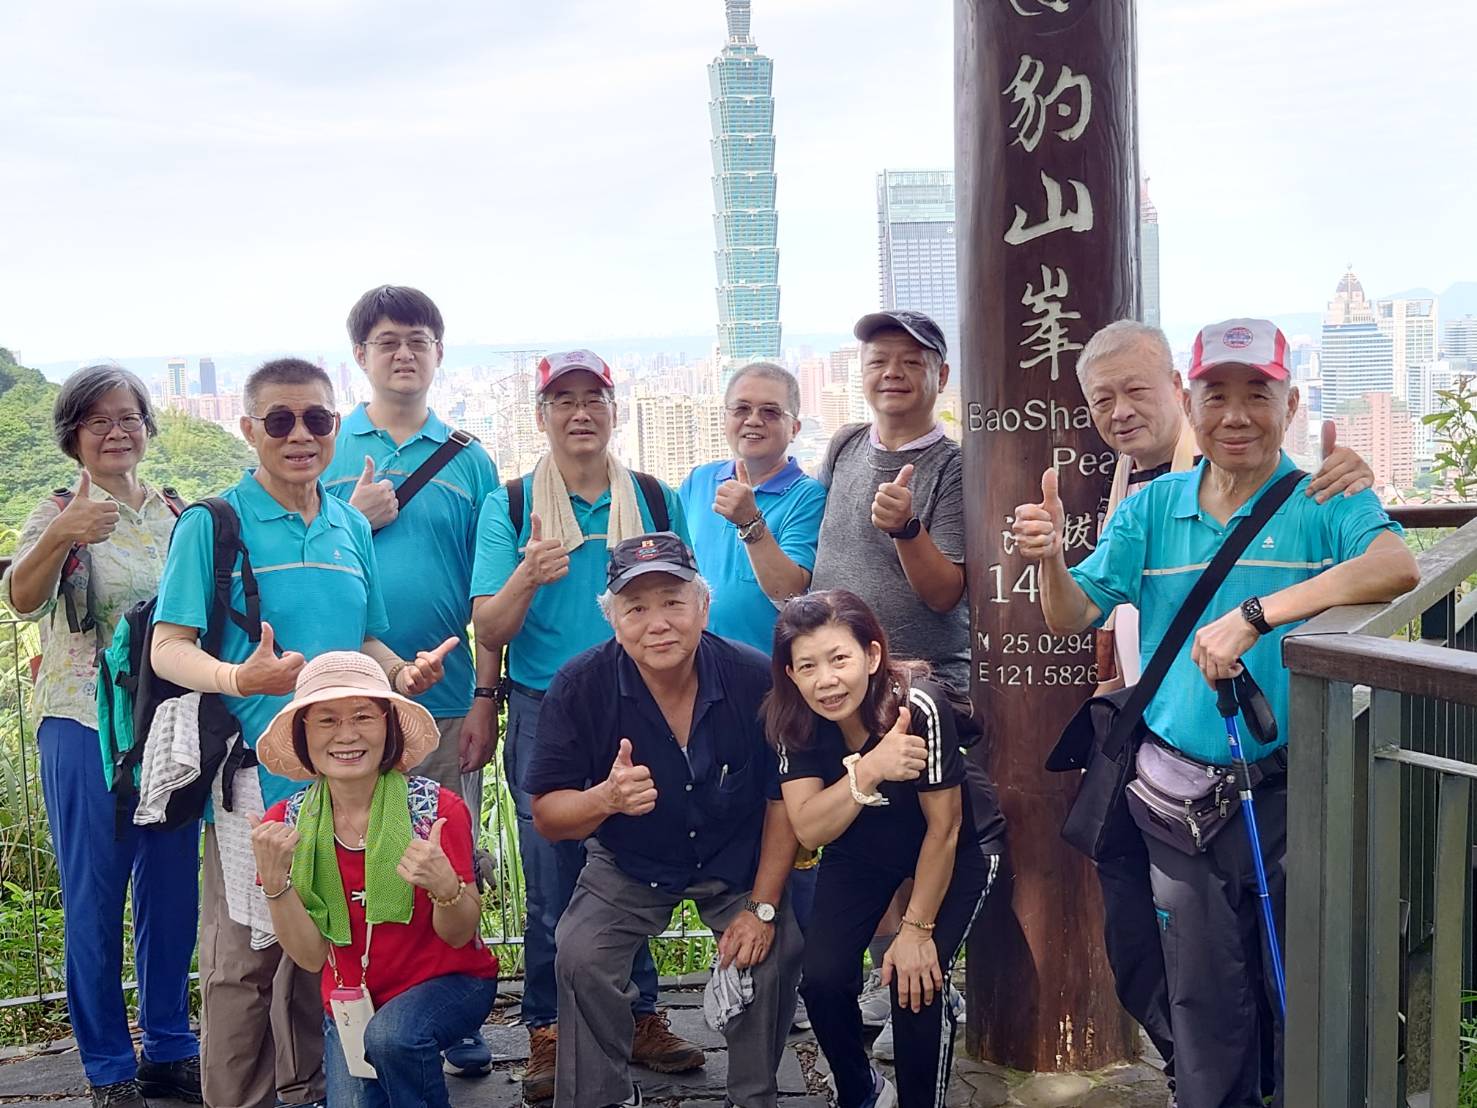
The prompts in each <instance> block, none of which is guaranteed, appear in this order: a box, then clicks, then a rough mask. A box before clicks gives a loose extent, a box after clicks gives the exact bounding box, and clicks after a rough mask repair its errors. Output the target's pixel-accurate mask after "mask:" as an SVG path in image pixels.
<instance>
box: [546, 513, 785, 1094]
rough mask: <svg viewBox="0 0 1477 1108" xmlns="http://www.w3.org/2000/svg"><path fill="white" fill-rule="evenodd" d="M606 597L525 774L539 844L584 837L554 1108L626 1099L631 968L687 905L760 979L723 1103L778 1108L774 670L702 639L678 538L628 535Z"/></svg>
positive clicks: (703, 586) (565, 941)
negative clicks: (602, 625)
mask: <svg viewBox="0 0 1477 1108" xmlns="http://www.w3.org/2000/svg"><path fill="white" fill-rule="evenodd" d="M600 602H601V607H602V609H603V610H604V611H605V613H606V615H607V616H608V618H609V619H610V622H611V626H612V627H613V628H614V630H615V637H614V638H613V639H612V640H610V641H608V642H606V643H602V644H601V645H599V646H596V647H592V648H591V649H589V650H587V651H585V652H584V653H583V654H580V655H578V656H576V657H575V658H573V659H571V660H570V661H569V662H567V663H566V664H565V665H564V666H563V667H561V668H560V670H559V672H558V673H557V674H556V675H555V678H554V681H553V684H552V685H550V687H549V691H548V695H547V696H546V697H545V699H544V704H543V711H542V714H541V716H540V719H539V742H538V747H537V749H536V750H535V752H534V755H533V759H532V761H531V762H530V763H529V765H528V768H527V770H526V772H525V774H524V780H523V785H524V788H526V789H527V790H528V792H530V793H531V794H533V818H534V822H535V824H536V825H537V827H538V830H539V832H540V834H543V835H545V836H547V837H548V838H550V839H554V840H561V839H589V840H590V841H589V843H588V860H587V862H586V864H585V868H584V869H583V870H582V871H581V873H580V877H579V882H578V884H577V886H576V888H575V892H574V896H573V898H572V899H571V900H570V902H569V907H568V908H566V909H565V912H564V916H563V918H562V919H561V920H560V922H559V929H558V932H557V943H556V945H557V948H558V955H557V957H556V961H555V977H556V979H557V982H558V987H559V1009H560V1013H561V1014H560V1021H559V1022H560V1025H561V1030H560V1040H561V1043H560V1050H559V1055H558V1062H557V1068H556V1077H555V1083H554V1104H555V1106H556V1108H566V1106H567V1108H573V1106H574V1105H576V1104H582V1105H583V1104H619V1103H622V1102H629V1099H630V1098H631V1097H632V1096H633V1089H632V1084H631V1076H630V1072H629V1069H628V1067H627V1066H626V1064H625V1062H624V1059H625V1058H627V1057H629V1051H630V1045H631V1037H632V1034H633V1031H634V1021H633V1019H632V1015H631V1006H630V1002H629V1001H628V1000H627V998H626V995H625V989H626V987H627V982H628V981H629V979H630V968H631V958H632V956H633V955H634V954H635V952H636V950H637V948H638V947H639V946H640V945H641V944H642V943H643V942H644V941H646V939H648V938H649V937H651V936H653V935H657V934H660V933H661V931H662V930H663V929H664V928H665V927H666V925H667V922H668V921H669V920H670V919H671V917H672V910H673V909H674V908H676V906H677V905H678V904H679V903H681V902H682V901H683V900H684V899H691V900H692V901H693V902H694V903H695V904H696V905H697V909H698V913H699V915H701V917H702V918H703V920H704V922H706V923H707V924H708V925H709V926H710V927H712V928H713V931H714V932H715V933H716V934H718V935H719V943H718V951H719V954H720V956H721V957H722V959H723V961H724V963H725V964H729V963H731V964H732V965H734V966H737V967H738V968H739V969H748V970H749V971H750V972H751V974H752V978H753V999H752V1000H751V1001H750V1002H749V1003H748V1004H747V1005H746V1006H745V1007H743V1009H742V1010H741V1011H739V1012H736V1013H734V1014H733V1015H732V1017H731V1018H730V1019H729V1020H728V1022H727V1023H726V1025H725V1026H724V1035H725V1037H726V1038H727V1040H728V1052H729V1053H728V1097H729V1100H730V1102H731V1103H733V1104H736V1105H741V1106H743V1108H760V1106H772V1105H773V1104H774V1103H775V1098H776V1095H777V1082H776V1072H777V1070H778V1067H779V1062H780V1058H781V1056H782V1054H783V1051H784V1046H785V1034H786V1032H787V1030H788V1028H789V1026H790V1016H791V1011H792V1009H793V1006H794V998H795V982H796V978H797V977H798V976H799V968H800V967H799V954H800V936H799V932H798V930H797V928H796V926H795V922H794V918H793V916H792V914H791V912H790V907H789V904H788V902H787V898H786V896H785V891H784V890H785V879H786V878H787V877H788V875H789V872H790V864H791V862H792V860H793V859H794V857H795V848H796V841H795V835H794V832H793V831H792V830H791V828H790V821H789V818H788V817H787V816H786V815H785V809H784V805H783V803H782V802H781V801H780V800H779V779H778V766H777V762H776V759H775V756H774V753H773V751H772V750H771V749H770V747H769V746H768V744H767V743H766V742H765V741H764V728H763V725H762V723H761V721H760V716H759V707H760V704H761V702H762V701H763V699H764V695H765V694H766V693H767V692H768V691H769V686H770V668H769V661H768V659H766V658H765V657H764V656H763V655H762V654H760V653H759V652H758V651H755V650H753V649H751V648H749V647H747V646H744V645H743V644H741V643H736V642H731V641H729V640H726V639H721V638H719V637H718V636H716V635H712V634H710V633H708V632H707V631H706V630H705V628H706V625H707V616H708V587H707V583H706V582H705V581H703V580H702V579H701V578H700V577H698V576H697V565H696V562H695V561H694V559H693V555H692V552H691V551H690V550H689V549H688V547H687V544H686V543H684V542H683V541H682V539H681V538H680V537H679V536H677V535H675V534H673V533H671V532H658V533H655V534H649V535H640V536H637V537H635V538H632V539H628V540H626V541H625V542H622V543H619V544H618V545H617V546H616V547H615V548H614V549H613V550H612V551H611V557H610V568H609V570H608V574H607V591H606V592H605V593H604V594H603V595H602V596H601V598H600ZM576 983H577V984H578V989H576ZM576 1097H578V1099H576Z"/></svg>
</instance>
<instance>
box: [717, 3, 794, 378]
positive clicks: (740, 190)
mask: <svg viewBox="0 0 1477 1108" xmlns="http://www.w3.org/2000/svg"><path fill="white" fill-rule="evenodd" d="M750 2H751V0H725V2H724V9H725V14H726V16H727V21H728V40H727V42H726V43H725V44H724V47H723V51H722V52H721V53H720V54H719V55H718V56H717V57H716V58H715V59H714V60H713V61H712V62H711V63H710V64H709V65H708V85H709V90H710V92H711V99H710V100H709V101H708V114H709V116H710V118H711V123H712V128H713V139H712V144H711V146H712V155H713V209H714V210H713V234H714V238H715V240H716V242H717V249H716V250H715V251H714V262H715V265H716V268H717V278H718V286H717V298H718V359H719V370H720V375H721V377H722V380H723V381H724V382H725V383H726V382H727V379H728V377H729V375H730V374H732V372H733V371H734V370H735V369H737V368H738V367H739V366H742V365H744V364H745V363H746V362H751V361H754V360H755V359H757V358H768V359H776V358H778V357H779V355H780V286H779V249H778V247H777V245H776V243H777V238H778V226H779V216H778V213H777V212H776V209H775V175H774V96H773V79H774V63H773V62H772V61H771V60H770V59H769V58H768V57H766V56H765V55H763V54H761V53H759V51H758V47H756V46H755V44H754V39H753V36H752V35H751V34H750V14H751V13H750Z"/></svg>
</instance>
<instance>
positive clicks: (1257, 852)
mask: <svg viewBox="0 0 1477 1108" xmlns="http://www.w3.org/2000/svg"><path fill="white" fill-rule="evenodd" d="M1215 694H1216V695H1215V706H1216V710H1217V711H1218V712H1220V714H1221V718H1222V719H1224V720H1225V721H1226V742H1228V743H1229V744H1230V745H1231V761H1232V762H1233V763H1235V766H1236V786H1237V789H1238V791H1239V792H1240V795H1241V814H1242V818H1243V819H1244V820H1245V821H1246V837H1247V839H1248V840H1250V845H1251V860H1252V863H1253V864H1254V865H1255V866H1256V891H1257V897H1258V898H1259V899H1260V900H1261V902H1262V923H1263V924H1264V925H1265V926H1266V929H1267V949H1268V950H1269V951H1270V952H1271V955H1272V976H1273V978H1274V979H1275V980H1276V983H1277V1003H1278V1006H1279V1008H1280V1010H1281V1015H1282V1020H1283V1022H1284V1023H1285V1022H1286V1021H1287V981H1286V979H1285V978H1284V977H1283V974H1282V948H1281V946H1280V945H1279V944H1278V942H1277V917H1276V914H1275V913H1274V912H1273V911H1272V895H1271V893H1269V892H1268V891H1267V867H1266V866H1265V865H1264V864H1263V863H1262V837H1261V835H1259V834H1258V833H1257V828H1256V809H1255V807H1253V805H1252V800H1251V767H1250V766H1248V765H1247V764H1246V752H1245V751H1244V750H1242V749H1241V731H1240V728H1239V727H1238V726H1237V724H1236V716H1237V714H1238V713H1239V708H1238V707H1237V705H1236V691H1235V688H1234V687H1233V685H1232V683H1231V682H1230V681H1217V682H1216V683H1215Z"/></svg>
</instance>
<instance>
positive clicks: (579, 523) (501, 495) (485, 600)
mask: <svg viewBox="0 0 1477 1108" xmlns="http://www.w3.org/2000/svg"><path fill="white" fill-rule="evenodd" d="M536 383H537V391H538V396H537V407H536V408H535V411H534V415H535V419H536V420H537V422H538V428H539V430H540V431H542V432H543V433H544V436H545V437H546V438H547V439H548V442H549V452H548V453H547V454H546V455H544V457H543V458H541V459H540V460H539V462H538V464H537V465H536V466H535V467H534V470H533V472H532V473H530V474H527V475H525V476H524V477H522V478H520V479H518V481H517V483H516V494H515V495H514V497H512V498H510V496H509V487H508V486H507V485H504V486H503V487H501V488H499V489H498V490H497V491H496V492H494V493H493V494H492V496H491V497H489V498H488V501H487V503H486V504H485V505H484V506H483V509H482V518H481V519H480V521H479V522H478V525H477V559H476V562H475V564H474V565H473V568H472V585H471V596H472V598H473V609H472V619H473V623H474V625H475V626H476V629H477V644H478V651H479V653H480V652H481V651H483V650H487V651H495V650H498V649H500V648H501V646H502V645H503V644H507V647H508V675H509V682H510V691H509V694H508V728H507V735H506V737H505V739H504V741H503V766H504V769H505V771H506V774H507V780H508V788H509V791H510V792H511V793H512V795H513V800H514V803H515V805H516V806H517V809H518V852H519V855H520V856H521V857H522V860H523V883H524V891H525V893H526V896H527V901H528V917H527V922H526V924H525V926H524V946H523V952H524V977H523V1006H522V1016H523V1022H524V1023H525V1024H526V1025H527V1026H528V1029H529V1059H528V1066H527V1067H526V1069H525V1070H524V1076H523V1096H524V1099H525V1100H527V1101H529V1102H537V1101H544V1100H550V1099H552V1098H553V1096H554V1067H555V1063H556V1061H557V1057H558V1053H557V1052H558V1043H559V1037H558V1036H559V1032H558V1026H559V1025H558V1018H559V1010H558V991H557V988H556V985H555V980H554V953H555V947H554V929H555V927H557V926H558V923H559V917H560V916H561V915H563V914H564V909H565V907H566V906H567V905H568V904H569V898H570V896H571V895H572V894H573V892H574V882H575V878H576V877H578V876H579V871H580V868H581V867H582V866H583V865H584V848H583V846H582V845H581V844H580V843H577V842H561V843H551V842H549V841H548V840H547V839H545V838H544V837H543V836H542V835H540V834H539V833H538V832H537V831H536V830H534V827H533V808H532V798H531V797H530V796H529V794H528V793H527V792H526V791H525V790H524V788H523V772H524V769H525V768H526V767H527V766H528V764H529V763H530V761H532V759H533V750H534V744H535V742H536V741H537V734H538V716H539V708H540V706H541V704H542V701H543V697H544V692H545V690H547V689H548V687H549V683H550V682H551V681H553V679H554V673H555V672H556V671H557V670H558V669H559V667H560V666H562V665H563V664H564V663H565V662H567V661H568V660H569V659H570V658H572V657H574V656H575V655H576V654H578V653H580V652H581V651H582V650H585V649H587V648H589V647H591V646H594V645H596V644H597V643H600V642H603V641H604V640H606V639H608V638H610V634H611V631H610V624H609V622H607V621H606V619H605V616H604V615H603V614H602V613H601V611H600V605H599V603H598V601H597V599H596V598H597V597H598V596H599V595H600V594H601V593H602V592H604V591H605V568H606V564H607V563H608V562H609V560H610V548H611V547H613V546H614V545H615V544H616V543H617V542H619V541H621V540H622V539H627V538H630V537H632V536H633V535H639V534H644V533H647V532H651V531H664V530H669V531H675V532H676V533H677V534H679V535H681V536H682V538H683V541H690V540H689V538H688V534H687V522H686V520H685V519H684V518H683V513H682V505H681V503H680V502H679V501H678V500H677V497H676V495H675V494H674V493H673V492H672V490H671V489H669V488H667V487H666V486H665V485H663V484H662V483H661V482H659V481H656V480H655V479H654V478H649V477H645V475H635V474H633V473H632V472H631V471H629V470H627V469H626V468H625V467H624V466H623V465H621V464H620V462H618V461H617V460H616V459H615V457H614V456H613V455H612V454H611V453H610V449H609V448H610V436H611V432H612V431H613V430H614V428H615V421H616V406H615V382H614V380H613V378H612V377H611V374H610V367H609V366H608V365H606V364H605V362H604V361H603V360H602V359H601V358H600V357H599V356H598V355H596V354H593V353H591V352H590V351H588V350H574V351H569V352H566V353H560V354H550V355H549V356H548V357H547V358H544V359H543V360H542V361H540V362H539V366H538V376H537V382H536ZM643 484H644V485H646V486H647V487H646V488H643V487H642V485H643ZM655 501H660V503H659V504H657V503H655ZM654 509H656V510H654ZM658 510H659V514H660V515H665V516H666V517H667V519H666V521H665V523H664V522H663V521H662V520H661V519H659V518H658ZM632 980H633V982H634V983H635V985H636V988H637V991H638V993H639V996H638V998H637V1000H636V1003H635V1004H634V1005H633V1008H634V1011H635V1014H636V1038H635V1041H634V1044H633V1047H632V1060H633V1061H635V1062H638V1063H639V1064H641V1065H644V1066H647V1067H649V1068H652V1069H657V1070H661V1071H663V1072H668V1073H671V1072H680V1071H682V1070H688V1069H696V1068H697V1067H698V1066H701V1065H702V1063H703V1052H702V1050H701V1049H699V1048H698V1047H695V1046H693V1045H692V1044H691V1043H688V1042H686V1041H684V1040H682V1039H680V1038H678V1037H677V1036H675V1035H673V1034H672V1032H671V1030H670V1029H669V1028H668V1027H667V1025H666V1022H665V1020H664V1018H663V1017H662V1016H661V1015H660V1014H658V1012H657V1011H656V967H655V966H654V965H653V964H652V961H651V952H650V950H649V949H648V948H647V947H646V946H645V945H644V944H643V945H642V947H641V949H640V950H639V951H638V952H637V955H636V963H635V966H634V967H633V969H632Z"/></svg>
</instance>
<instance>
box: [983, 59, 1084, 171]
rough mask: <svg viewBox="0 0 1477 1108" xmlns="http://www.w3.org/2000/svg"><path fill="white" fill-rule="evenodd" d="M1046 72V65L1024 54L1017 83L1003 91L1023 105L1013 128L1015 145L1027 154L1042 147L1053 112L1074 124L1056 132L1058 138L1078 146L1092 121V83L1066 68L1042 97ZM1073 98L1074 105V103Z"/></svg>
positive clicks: (1015, 81) (1066, 66)
mask: <svg viewBox="0 0 1477 1108" xmlns="http://www.w3.org/2000/svg"><path fill="white" fill-rule="evenodd" d="M1045 72H1046V65H1045V63H1043V62H1041V61H1038V60H1037V59H1035V58H1033V57H1031V55H1030V54H1022V55H1021V64H1020V67H1019V68H1018V69H1017V70H1016V71H1015V79H1014V80H1012V81H1011V82H1010V84H1008V85H1006V86H1005V89H1004V90H1003V91H1004V94H1005V95H1008V96H1009V97H1010V98H1011V99H1012V100H1013V101H1015V102H1016V103H1018V104H1019V105H1020V110H1019V111H1017V112H1016V115H1015V118H1014V119H1012V120H1011V121H1010V126H1011V128H1012V129H1013V130H1014V131H1015V145H1018V146H1021V147H1023V148H1024V149H1025V150H1027V151H1032V150H1035V149H1036V147H1037V145H1039V144H1040V142H1041V136H1042V134H1043V132H1045V130H1046V124H1047V121H1048V119H1049V118H1050V116H1051V113H1052V112H1053V111H1054V112H1055V113H1056V115H1057V117H1058V118H1059V119H1062V120H1071V122H1070V123H1068V124H1067V126H1065V127H1063V128H1062V129H1061V130H1059V131H1056V132H1055V134H1056V137H1057V138H1059V139H1062V140H1063V141H1064V142H1075V141H1076V140H1077V139H1078V138H1080V137H1081V136H1082V132H1083V131H1085V130H1086V129H1087V121H1088V120H1089V119H1091V118H1092V82H1090V81H1089V80H1088V79H1087V78H1086V77H1084V76H1083V75H1082V74H1080V73H1073V72H1072V67H1071V66H1069V65H1064V66H1062V68H1061V72H1060V73H1058V74H1057V78H1056V84H1055V85H1054V86H1052V89H1051V91H1050V92H1048V93H1047V94H1046V95H1044V96H1043V95H1042V94H1041V78H1042V76H1043V75H1044V74H1045ZM1074 97H1075V100H1076V103H1075V104H1074V103H1073V102H1072V100H1073V98H1074Z"/></svg>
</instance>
